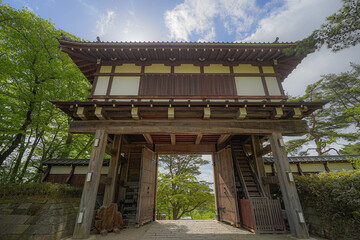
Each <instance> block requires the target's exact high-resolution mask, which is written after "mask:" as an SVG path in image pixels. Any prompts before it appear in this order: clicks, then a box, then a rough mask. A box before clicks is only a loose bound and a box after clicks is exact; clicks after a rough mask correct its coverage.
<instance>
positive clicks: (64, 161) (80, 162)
mask: <svg viewBox="0 0 360 240" xmlns="http://www.w3.org/2000/svg"><path fill="white" fill-rule="evenodd" d="M89 160H90V159H68V158H52V159H48V160H45V161H44V162H43V164H44V165H46V166H56V165H58V166H71V165H75V166H86V165H88V164H89ZM109 164H110V159H104V163H103V166H109Z"/></svg>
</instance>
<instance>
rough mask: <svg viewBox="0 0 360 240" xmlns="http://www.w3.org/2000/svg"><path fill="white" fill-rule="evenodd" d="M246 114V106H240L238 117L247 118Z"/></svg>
mask: <svg viewBox="0 0 360 240" xmlns="http://www.w3.org/2000/svg"><path fill="white" fill-rule="evenodd" d="M246 115H247V111H246V108H239V111H238V112H237V113H236V119H244V118H246Z"/></svg>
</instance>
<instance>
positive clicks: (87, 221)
mask: <svg viewBox="0 0 360 240" xmlns="http://www.w3.org/2000/svg"><path fill="white" fill-rule="evenodd" d="M106 142H107V134H106V132H105V130H96V132H95V140H94V146H93V149H92V151H91V157H90V162H89V167H88V173H87V175H86V177H85V183H84V188H83V192H82V196H81V201H80V207H79V212H78V215H77V219H76V224H75V229H74V234H73V238H74V239H86V238H88V237H89V236H90V228H91V223H92V219H93V216H94V208H95V202H96V196H97V192H98V187H99V182H100V174H101V168H102V165H103V162H104V153H105V148H106Z"/></svg>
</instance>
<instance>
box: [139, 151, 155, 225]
mask: <svg viewBox="0 0 360 240" xmlns="http://www.w3.org/2000/svg"><path fill="white" fill-rule="evenodd" d="M156 172H157V164H156V154H155V153H154V152H153V151H151V150H149V149H148V148H143V150H142V154H141V164H140V180H139V197H138V205H137V214H136V222H137V223H138V224H140V225H142V224H144V223H146V222H149V221H152V220H153V217H154V214H155V192H156V189H155V188H156Z"/></svg>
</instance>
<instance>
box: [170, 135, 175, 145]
mask: <svg viewBox="0 0 360 240" xmlns="http://www.w3.org/2000/svg"><path fill="white" fill-rule="evenodd" d="M170 138H171V144H172V145H175V144H176V135H175V134H170Z"/></svg>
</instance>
